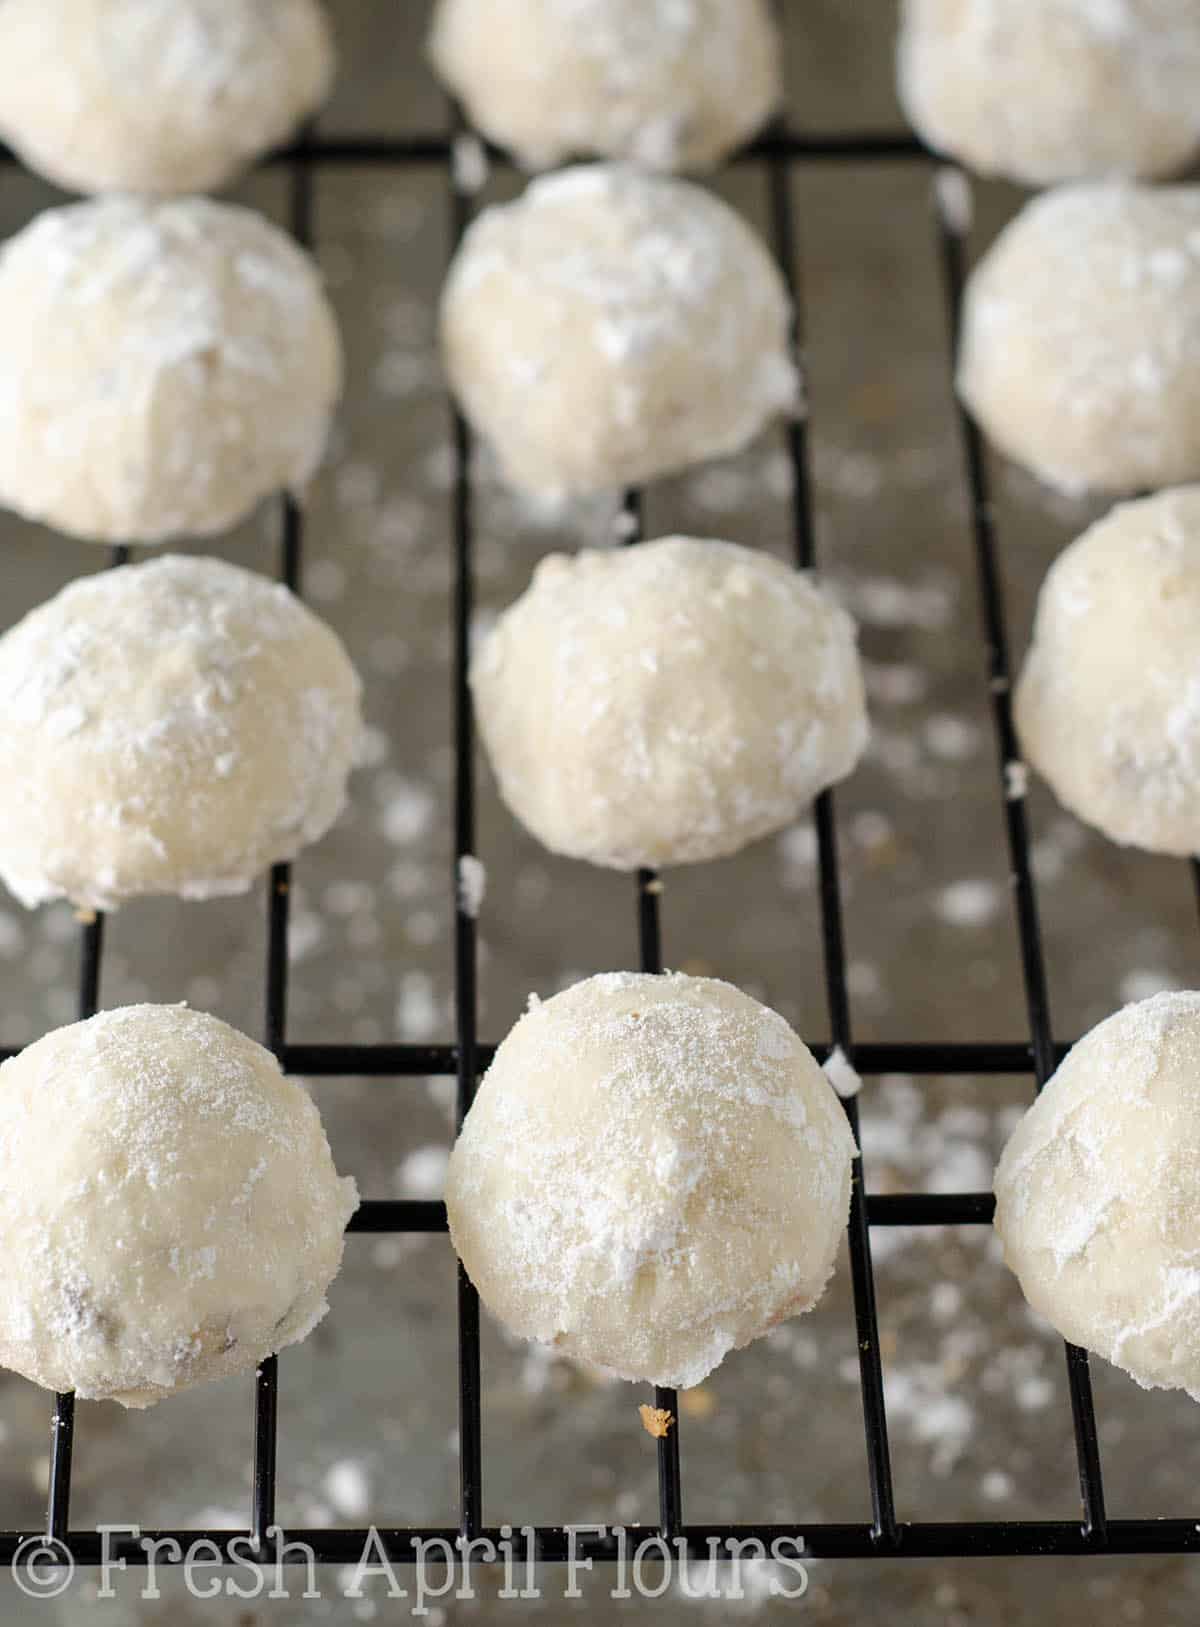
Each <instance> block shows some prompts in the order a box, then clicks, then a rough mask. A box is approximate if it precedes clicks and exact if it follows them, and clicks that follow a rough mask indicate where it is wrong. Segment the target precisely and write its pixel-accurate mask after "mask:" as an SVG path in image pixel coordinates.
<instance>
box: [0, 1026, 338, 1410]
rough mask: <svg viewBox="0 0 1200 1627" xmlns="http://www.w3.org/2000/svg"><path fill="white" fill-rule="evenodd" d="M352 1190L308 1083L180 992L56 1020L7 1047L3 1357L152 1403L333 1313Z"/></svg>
mask: <svg viewBox="0 0 1200 1627" xmlns="http://www.w3.org/2000/svg"><path fill="white" fill-rule="evenodd" d="M357 1207H358V1194H357V1192H356V1190H355V1185H354V1182H353V1180H350V1179H348V1178H347V1179H339V1177H338V1175H337V1172H336V1170H335V1169H334V1166H333V1160H332V1158H331V1156H330V1152H329V1143H328V1142H327V1141H326V1139H325V1132H324V1131H323V1129H322V1128H321V1120H320V1116H319V1114H318V1112H317V1109H316V1107H315V1106H314V1105H313V1103H312V1101H311V1100H310V1098H309V1096H308V1094H307V1093H306V1092H305V1091H304V1090H303V1089H302V1088H301V1087H300V1086H299V1085H298V1084H296V1083H295V1082H294V1081H293V1080H290V1079H286V1078H285V1077H284V1076H283V1074H282V1073H281V1072H280V1069H279V1064H278V1063H277V1062H276V1060H275V1058H274V1057H273V1056H272V1055H271V1054H270V1052H268V1051H264V1050H263V1048H262V1046H260V1045H256V1044H255V1043H254V1041H253V1040H250V1039H247V1038H246V1036H245V1035H244V1034H240V1033H238V1031H237V1030H236V1029H234V1028H230V1027H229V1026H228V1024H226V1023H223V1022H220V1021H219V1020H218V1019H217V1018H216V1017H209V1016H206V1015H204V1014H202V1013H200V1012H196V1011H189V1010H187V1008H186V1007H183V1006H152V1005H141V1006H126V1007H124V1008H122V1009H119V1010H116V1011H105V1012H101V1014H100V1015H99V1016H97V1017H93V1018H91V1019H90V1021H88V1022H82V1023H76V1024H74V1025H72V1026H71V1027H69V1028H60V1029H57V1030H56V1031H55V1032H54V1033H52V1034H47V1035H46V1036H45V1037H44V1038H43V1039H40V1040H38V1041H37V1042H36V1043H35V1044H33V1045H31V1046H29V1047H28V1048H27V1049H26V1050H24V1051H23V1052H21V1054H20V1055H19V1056H17V1057H14V1058H13V1059H12V1060H10V1061H8V1062H6V1063H4V1065H3V1066H2V1067H0V1249H2V1253H3V1260H4V1265H3V1268H2V1269H0V1363H2V1364H3V1365H4V1366H5V1367H10V1368H12V1369H14V1370H15V1371H16V1372H18V1373H22V1374H24V1375H25V1376H26V1377H27V1378H31V1379H33V1380H34V1382H35V1383H37V1384H42V1385H44V1386H45V1387H46V1388H47V1389H51V1390H74V1391H75V1392H76V1393H77V1394H78V1395H80V1396H81V1397H83V1398H84V1399H85V1400H107V1399H112V1400H116V1401H120V1402H121V1403H122V1404H123V1405H125V1406H127V1407H146V1406H150V1405H152V1404H153V1403H154V1402H155V1401H158V1400H161V1399H162V1398H163V1397H164V1396H166V1395H170V1394H171V1393H173V1392H174V1391H176V1390H182V1389H186V1388H187V1387H188V1386H190V1385H192V1384H198V1383H200V1382H201V1381H203V1380H206V1379H214V1378H226V1377H228V1376H230V1375H231V1374H234V1373H246V1372H251V1371H253V1369H254V1368H255V1367H256V1366H257V1365H258V1363H259V1362H261V1361H262V1360H263V1359H264V1358H265V1357H267V1356H269V1355H271V1354H272V1353H273V1352H274V1351H277V1350H280V1349H282V1347H283V1346H284V1345H289V1344H295V1343H296V1342H297V1341H298V1340H300V1339H303V1338H304V1337H305V1336H306V1335H307V1334H308V1333H309V1332H310V1331H311V1329H312V1328H313V1327H314V1326H315V1325H316V1323H317V1322H319V1321H320V1320H321V1318H322V1317H323V1316H324V1315H325V1312H326V1310H327V1309H328V1306H327V1304H326V1300H325V1294H326V1290H327V1289H328V1287H329V1284H330V1283H331V1282H332V1280H333V1278H334V1277H335V1276H336V1274H337V1271H338V1267H339V1265H340V1264H341V1259H342V1234H343V1232H344V1230H345V1227H346V1223H347V1221H348V1220H349V1219H350V1216H351V1215H352V1214H353V1213H354V1211H355V1209H356V1208H357Z"/></svg>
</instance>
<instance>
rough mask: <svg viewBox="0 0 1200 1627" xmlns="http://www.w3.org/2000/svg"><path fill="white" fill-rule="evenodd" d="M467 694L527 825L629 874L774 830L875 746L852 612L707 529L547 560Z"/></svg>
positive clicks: (504, 790)
mask: <svg viewBox="0 0 1200 1627" xmlns="http://www.w3.org/2000/svg"><path fill="white" fill-rule="evenodd" d="M471 688H472V693H473V695H474V700H475V710H476V715H477V717H478V720H479V727H480V732H481V734H482V737H483V741H484V744H485V746H486V748H487V752H488V756H489V759H490V761H491V764H492V768H493V770H494V772H495V774H496V778H497V780H498V781H499V785H500V791H501V794H502V795H503V797H504V800H505V802H506V803H507V804H508V806H509V807H510V808H511V809H512V811H513V812H514V813H515V814H516V816H517V818H518V819H520V820H521V822H522V823H523V824H524V825H525V826H526V827H527V828H528V829H529V830H531V831H532V832H533V834H534V835H535V836H536V837H537V838H538V840H539V841H541V842H542V843H544V844H545V846H546V847H548V848H550V849H551V850H552V851H554V852H556V853H565V854H569V855H571V856H572V857H575V858H582V859H587V860H589V861H590V862H591V863H593V864H601V865H607V866H610V867H612V868H614V869H618V870H635V869H638V868H639V867H641V866H643V865H646V866H652V867H657V866H659V865H662V864H688V863H697V862H700V861H702V860H707V859H713V858H717V857H719V856H721V855H722V854H726V853H733V852H736V851H737V850H738V849H739V848H742V847H744V846H746V844H747V843H749V842H752V841H755V840H757V839H758V838H759V837H761V836H765V835H767V834H769V833H770V832H772V831H775V830H779V829H780V828H782V827H783V826H784V825H787V824H789V823H790V822H791V821H792V820H793V819H795V818H796V817H797V816H798V815H799V814H800V813H801V812H803V811H804V809H806V808H807V807H808V806H809V804H810V803H811V802H812V801H813V799H814V798H815V797H816V795H817V794H818V792H820V791H821V790H823V789H824V788H825V787H826V786H828V785H831V784H832V783H833V782H834V781H836V780H840V779H843V778H844V777H845V776H846V775H847V774H849V773H850V771H851V770H852V769H853V768H854V766H855V764H856V763H857V762H858V759H859V758H860V757H861V755H862V752H863V750H864V748H865V746H866V742H867V733H868V729H867V717H866V709H865V702H864V697H863V681H862V673H861V670H860V667H859V661H858V652H857V649H856V647H855V628H854V623H853V622H852V621H851V619H850V617H849V616H848V615H847V614H846V613H845V611H844V610H842V609H840V608H839V607H838V606H837V605H836V604H835V603H834V602H833V600H832V599H830V598H829V597H828V596H827V595H826V594H825V593H824V592H823V591H822V590H821V589H820V588H819V587H817V586H816V585H815V583H814V582H813V581H812V579H811V578H810V577H808V576H806V575H803V574H801V573H799V572H797V571H794V570H792V569H790V568H789V567H788V566H786V565H783V564H781V563H780V562H779V561H778V560H775V559H772V558H771V557H770V556H769V555H767V554H763V553H760V552H757V551H756V550H754V549H750V548H741V547H738V546H736V545H735V544H733V543H729V542H713V541H703V540H699V539H697V538H694V537H667V538H664V539H662V540H660V541H658V542H647V543H641V544H639V545H638V546H637V547H636V548H629V549H619V550H618V549H584V550H582V551H581V552H579V553H578V554H574V555H566V554H551V555H549V556H548V557H547V558H545V559H543V560H542V562H541V564H540V565H539V566H538V567H537V570H536V571H535V572H534V577H533V582H532V584H531V586H530V587H529V589H528V590H527V592H526V593H525V594H524V595H523V596H522V597H521V598H520V599H518V600H517V602H516V604H515V605H513V606H512V607H511V608H510V609H509V610H507V611H506V612H505V613H504V614H503V615H502V616H501V617H500V618H499V620H498V622H497V624H496V626H495V628H494V630H493V631H492V633H491V634H490V635H489V636H488V638H487V639H486V640H485V642H484V643H483V645H482V646H481V648H480V650H479V652H478V654H477V655H476V657H475V659H474V661H473V662H472V665H471Z"/></svg>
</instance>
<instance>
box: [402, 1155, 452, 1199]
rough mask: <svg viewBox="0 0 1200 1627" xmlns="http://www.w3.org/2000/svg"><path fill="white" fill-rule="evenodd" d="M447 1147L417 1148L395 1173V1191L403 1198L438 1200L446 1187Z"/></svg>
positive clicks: (448, 1158)
mask: <svg viewBox="0 0 1200 1627" xmlns="http://www.w3.org/2000/svg"><path fill="white" fill-rule="evenodd" d="M449 1162H450V1150H449V1148H448V1147H437V1146H430V1147H418V1148H417V1149H416V1150H415V1151H414V1152H410V1153H409V1154H408V1156H407V1158H405V1160H404V1162H403V1163H402V1164H401V1165H400V1167H399V1168H398V1169H397V1171H396V1177H395V1180H396V1190H397V1191H398V1192H399V1193H400V1195H401V1196H402V1197H405V1198H440V1197H441V1195H442V1193H443V1191H444V1190H445V1186H446V1166H447V1164H449Z"/></svg>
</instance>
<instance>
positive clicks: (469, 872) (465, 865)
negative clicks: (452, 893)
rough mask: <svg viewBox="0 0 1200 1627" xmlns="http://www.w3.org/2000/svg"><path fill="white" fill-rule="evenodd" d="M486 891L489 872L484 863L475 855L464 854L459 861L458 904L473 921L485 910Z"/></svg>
mask: <svg viewBox="0 0 1200 1627" xmlns="http://www.w3.org/2000/svg"><path fill="white" fill-rule="evenodd" d="M486 890H487V871H486V869H485V868H484V866H483V861H482V860H480V859H477V858H476V857H475V855H474V854H473V853H464V854H462V856H461V857H460V858H459V861H458V903H459V908H460V909H461V910H462V911H463V912H464V913H465V914H467V915H469V916H470V917H471V919H472V920H475V919H477V918H478V915H479V911H480V910H481V909H482V908H483V897H484V893H485V892H486Z"/></svg>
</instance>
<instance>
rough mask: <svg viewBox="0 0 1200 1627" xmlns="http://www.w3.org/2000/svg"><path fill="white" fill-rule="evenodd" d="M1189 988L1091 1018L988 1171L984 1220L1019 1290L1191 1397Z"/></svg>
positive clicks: (1144, 1381)
mask: <svg viewBox="0 0 1200 1627" xmlns="http://www.w3.org/2000/svg"><path fill="white" fill-rule="evenodd" d="M1198 1087H1200V994H1156V995H1155V996H1154V998H1153V999H1150V1000H1142V1001H1139V1003H1138V1004H1137V1005H1132V1006H1126V1007H1125V1009H1124V1010H1123V1011H1119V1012H1117V1014H1116V1015H1115V1016H1113V1017H1109V1018H1107V1019H1106V1020H1105V1021H1104V1022H1102V1023H1100V1024H1099V1026H1098V1027H1096V1028H1093V1029H1092V1031H1091V1033H1089V1034H1087V1035H1086V1036H1085V1037H1084V1038H1083V1039H1082V1040H1080V1042H1079V1044H1078V1045H1076V1046H1075V1047H1074V1049H1073V1050H1072V1051H1071V1052H1070V1054H1069V1055H1068V1057H1067V1059H1066V1061H1065V1062H1064V1063H1063V1064H1062V1066H1061V1067H1060V1068H1059V1069H1058V1072H1057V1073H1056V1074H1055V1075H1054V1077H1053V1078H1052V1079H1051V1080H1050V1082H1049V1083H1048V1084H1047V1086H1046V1088H1045V1090H1043V1091H1042V1094H1041V1095H1040V1096H1039V1097H1038V1099H1037V1101H1036V1102H1035V1103H1034V1105H1033V1106H1032V1107H1031V1108H1030V1109H1029V1111H1028V1112H1027V1113H1026V1115H1025V1117H1024V1118H1023V1119H1022V1120H1021V1122H1020V1124H1019V1125H1018V1126H1017V1128H1016V1130H1015V1131H1014V1133H1013V1136H1012V1138H1011V1140H1010V1141H1009V1143H1008V1145H1007V1146H1006V1147H1005V1149H1004V1154H1003V1156H1002V1158H1001V1159H1000V1165H999V1168H998V1169H997V1170H996V1183H995V1184H996V1229H997V1231H998V1232H999V1234H1000V1238H1001V1241H1002V1242H1003V1244H1004V1257H1005V1259H1006V1261H1007V1262H1008V1265H1009V1267H1010V1269H1011V1270H1013V1271H1014V1272H1015V1273H1016V1275H1017V1277H1018V1279H1019V1280H1020V1283H1021V1288H1022V1290H1023V1292H1024V1294H1025V1297H1026V1299H1027V1300H1028V1301H1029V1303H1030V1304H1031V1305H1032V1306H1033V1308H1034V1310H1036V1311H1039V1312H1040V1313H1041V1314H1042V1315H1043V1316H1044V1317H1046V1318H1047V1319H1048V1320H1049V1321H1050V1322H1052V1323H1053V1324H1054V1326H1055V1327H1056V1328H1057V1329H1058V1330H1059V1332H1060V1333H1061V1334H1062V1335H1063V1337H1064V1338H1066V1339H1069V1340H1070V1341H1071V1342H1072V1343H1073V1344H1077V1345H1083V1346H1084V1347H1085V1348H1086V1349H1088V1350H1094V1351H1095V1352H1096V1353H1097V1355H1100V1356H1103V1357H1104V1358H1105V1360H1106V1361H1110V1362H1113V1363H1114V1364H1115V1365H1116V1366H1117V1367H1122V1368H1124V1369H1125V1371H1126V1372H1127V1373H1129V1374H1130V1375H1131V1376H1132V1377H1133V1378H1135V1379H1136V1380H1137V1382H1138V1383H1139V1384H1141V1385H1142V1386H1143V1387H1144V1388H1146V1389H1179V1390H1187V1391H1188V1392H1189V1393H1190V1394H1191V1395H1192V1396H1193V1397H1194V1398H1195V1399H1196V1400H1200V1292H1197V1290H1198V1289H1200V1275H1198V1273H1197V1267H1196V1236H1197V1231H1198V1229H1200V1177H1198V1175H1197V1171H1198V1170H1200V1088H1198Z"/></svg>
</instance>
